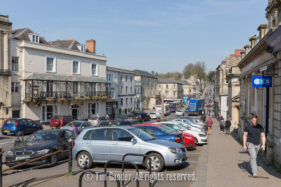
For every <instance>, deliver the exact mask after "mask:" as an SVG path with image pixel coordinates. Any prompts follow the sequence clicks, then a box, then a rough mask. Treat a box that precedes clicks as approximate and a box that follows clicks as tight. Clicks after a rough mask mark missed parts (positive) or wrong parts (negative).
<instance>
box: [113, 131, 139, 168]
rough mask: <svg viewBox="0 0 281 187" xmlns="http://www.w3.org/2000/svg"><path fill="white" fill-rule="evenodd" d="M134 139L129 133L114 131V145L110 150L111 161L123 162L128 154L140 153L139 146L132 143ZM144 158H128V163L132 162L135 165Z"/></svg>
mask: <svg viewBox="0 0 281 187" xmlns="http://www.w3.org/2000/svg"><path fill="white" fill-rule="evenodd" d="M133 138H134V136H133V135H131V134H130V133H129V132H127V131H125V130H123V129H112V140H113V141H112V144H111V149H110V153H111V154H110V155H111V157H110V159H111V160H122V157H123V156H124V155H125V154H127V153H135V154H139V153H140V147H139V144H138V143H137V142H136V141H135V142H132V139H133ZM141 159H142V157H139V156H127V157H126V158H125V160H126V161H131V162H135V163H140V162H141Z"/></svg>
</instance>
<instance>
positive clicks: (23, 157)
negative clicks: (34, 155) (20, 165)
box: [16, 156, 30, 160]
mask: <svg viewBox="0 0 281 187" xmlns="http://www.w3.org/2000/svg"><path fill="white" fill-rule="evenodd" d="M27 158H30V156H17V157H16V160H24V159H27Z"/></svg>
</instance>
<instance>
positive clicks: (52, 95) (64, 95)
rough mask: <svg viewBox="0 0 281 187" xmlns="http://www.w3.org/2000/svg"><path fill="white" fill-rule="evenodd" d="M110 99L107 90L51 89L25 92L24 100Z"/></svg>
mask: <svg viewBox="0 0 281 187" xmlns="http://www.w3.org/2000/svg"><path fill="white" fill-rule="evenodd" d="M106 99H111V93H110V92H107V91H94V92H85V93H75V92H66V91H53V92H46V91H40V92H39V93H30V92H27V93H25V99H24V101H25V102H39V101H53V100H58V101H64V100H106Z"/></svg>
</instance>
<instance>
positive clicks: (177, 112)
mask: <svg viewBox="0 0 281 187" xmlns="http://www.w3.org/2000/svg"><path fill="white" fill-rule="evenodd" d="M183 115H184V111H183V110H177V111H176V116H183Z"/></svg>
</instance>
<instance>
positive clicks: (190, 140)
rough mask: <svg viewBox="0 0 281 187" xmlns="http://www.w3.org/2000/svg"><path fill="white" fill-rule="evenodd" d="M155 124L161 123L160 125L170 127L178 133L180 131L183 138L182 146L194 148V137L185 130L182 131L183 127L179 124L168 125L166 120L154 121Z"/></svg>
mask: <svg viewBox="0 0 281 187" xmlns="http://www.w3.org/2000/svg"><path fill="white" fill-rule="evenodd" d="M155 124H156V125H161V127H165V126H166V127H168V128H171V129H173V130H175V131H177V132H179V133H182V136H183V138H184V146H185V147H186V148H195V147H196V144H195V137H194V136H193V135H192V134H190V133H187V132H184V130H185V129H184V128H183V127H181V126H179V125H170V124H169V123H168V122H159V123H155Z"/></svg>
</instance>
